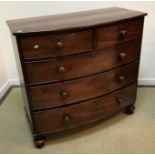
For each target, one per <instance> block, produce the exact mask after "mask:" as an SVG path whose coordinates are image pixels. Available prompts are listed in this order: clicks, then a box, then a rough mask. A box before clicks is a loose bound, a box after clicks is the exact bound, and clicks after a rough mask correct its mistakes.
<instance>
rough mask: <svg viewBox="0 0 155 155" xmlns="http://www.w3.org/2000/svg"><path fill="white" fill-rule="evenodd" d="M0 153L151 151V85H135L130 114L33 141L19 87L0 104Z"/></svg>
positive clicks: (154, 102) (154, 104)
mask: <svg viewBox="0 0 155 155" xmlns="http://www.w3.org/2000/svg"><path fill="white" fill-rule="evenodd" d="M0 138H1V140H0V153H155V88H139V89H138V97H137V102H136V110H135V114H134V115H125V114H123V113H119V114H118V115H116V116H115V117H112V118H110V119H108V120H106V121H102V122H100V123H97V124H95V125H94V126H90V127H88V128H83V129H78V130H76V131H72V132H71V133H66V134H61V135H59V136H54V137H51V138H49V139H47V142H46V145H45V147H44V148H42V149H36V148H35V147H34V145H33V141H32V134H31V131H30V128H29V125H28V122H27V119H26V117H25V112H24V106H23V100H22V95H21V90H20V88H14V89H12V91H11V92H10V93H9V95H8V97H7V98H6V99H5V100H4V102H3V104H2V105H1V106H0Z"/></svg>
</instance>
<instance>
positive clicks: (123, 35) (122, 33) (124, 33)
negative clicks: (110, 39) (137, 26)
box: [120, 30, 127, 38]
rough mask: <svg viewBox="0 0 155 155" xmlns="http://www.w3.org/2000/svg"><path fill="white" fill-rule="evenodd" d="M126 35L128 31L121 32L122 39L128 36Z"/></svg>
mask: <svg viewBox="0 0 155 155" xmlns="http://www.w3.org/2000/svg"><path fill="white" fill-rule="evenodd" d="M126 34H127V31H126V30H121V31H120V37H121V38H124V37H125V36H126Z"/></svg>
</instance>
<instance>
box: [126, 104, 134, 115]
mask: <svg viewBox="0 0 155 155" xmlns="http://www.w3.org/2000/svg"><path fill="white" fill-rule="evenodd" d="M134 110H135V106H134V105H130V106H128V107H126V108H125V114H127V115H132V114H133V113H134Z"/></svg>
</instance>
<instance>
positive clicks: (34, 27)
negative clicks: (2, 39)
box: [7, 7, 147, 35]
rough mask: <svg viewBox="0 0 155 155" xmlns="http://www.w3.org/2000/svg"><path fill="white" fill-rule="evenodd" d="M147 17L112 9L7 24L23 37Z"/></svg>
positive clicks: (126, 10) (127, 10)
mask: <svg viewBox="0 0 155 155" xmlns="http://www.w3.org/2000/svg"><path fill="white" fill-rule="evenodd" d="M145 15H147V14H146V13H144V12H139V11H134V10H129V9H124V8H118V7H111V8H104V9H97V10H89V11H81V12H75V13H66V14H61V15H52V16H43V17H33V18H27V19H18V20H10V21H8V22H7V23H8V25H9V27H10V29H11V32H12V33H13V34H15V35H22V34H28V33H39V32H40V33H42V32H49V31H61V30H70V29H75V28H76V29H79V28H90V27H94V26H99V25H101V26H103V25H106V24H111V23H114V22H118V21H123V20H129V19H133V18H137V17H143V16H145Z"/></svg>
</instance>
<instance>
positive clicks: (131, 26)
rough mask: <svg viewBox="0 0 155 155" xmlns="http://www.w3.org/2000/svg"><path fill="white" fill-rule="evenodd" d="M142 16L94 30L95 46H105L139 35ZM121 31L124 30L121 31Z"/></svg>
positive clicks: (141, 27)
mask: <svg viewBox="0 0 155 155" xmlns="http://www.w3.org/2000/svg"><path fill="white" fill-rule="evenodd" d="M142 30H143V18H140V19H136V20H132V21H130V22H122V23H120V24H113V25H110V26H105V27H103V28H99V29H97V30H96V33H97V34H96V48H101V47H107V46H111V45H115V44H118V43H122V42H126V41H129V40H132V39H136V38H138V37H141V35H142ZM121 32H125V33H123V35H122V33H121Z"/></svg>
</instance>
